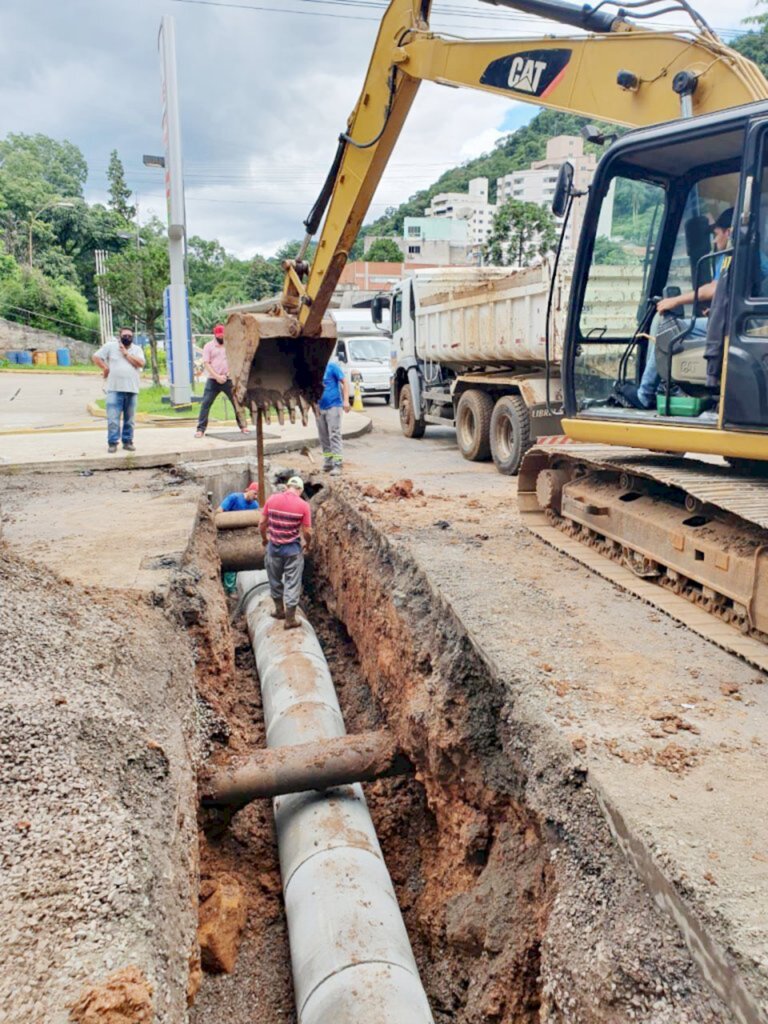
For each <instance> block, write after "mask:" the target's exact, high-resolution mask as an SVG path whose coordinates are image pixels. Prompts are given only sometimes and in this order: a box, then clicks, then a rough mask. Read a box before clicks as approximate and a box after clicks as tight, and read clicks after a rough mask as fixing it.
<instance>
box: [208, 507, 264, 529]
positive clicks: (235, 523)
mask: <svg viewBox="0 0 768 1024" xmlns="http://www.w3.org/2000/svg"><path fill="white" fill-rule="evenodd" d="M213 522H214V525H215V526H216V529H217V530H242V529H244V528H246V527H251V528H253V527H258V525H259V523H260V522H261V512H259V510H258V509H256V508H255V509H253V510H249V511H247V512H216V513H215V514H214V517H213Z"/></svg>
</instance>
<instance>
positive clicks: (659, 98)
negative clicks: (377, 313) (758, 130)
mask: <svg viewBox="0 0 768 1024" xmlns="http://www.w3.org/2000/svg"><path fill="white" fill-rule="evenodd" d="M487 2H492V3H493V2H496V0H487ZM499 2H501V3H502V4H503V5H504V6H509V7H513V8H515V9H518V10H523V11H526V12H529V13H535V14H541V15H543V16H544V17H547V18H550V19H552V20H556V21H558V22H561V23H565V24H568V25H571V26H572V27H574V28H577V29H583V30H587V31H588V32H589V33H590V34H588V35H579V36H574V37H563V36H558V37H554V36H549V37H540V38H530V39H511V40H460V39H458V40H457V39H453V38H451V39H446V38H442V37H440V36H439V35H436V34H434V33H433V32H430V30H429V23H428V20H429V14H430V8H431V0H391V2H390V4H389V7H388V8H387V10H386V12H385V14H384V16H383V18H382V21H381V25H380V27H379V32H378V35H377V39H376V43H375V46H374V50H373V53H372V56H371V61H370V64H369V66H368V71H367V74H366V77H365V82H364V84H363V89H362V92H361V93H360V97H359V99H358V101H357V104H356V105H355V108H354V110H353V111H352V114H351V115H350V117H349V121H348V123H347V126H346V130H345V131H344V132H343V133H342V134H341V135H340V136H339V144H338V149H337V152H336V157H335V159H334V161H333V165H332V167H331V170H330V173H329V175H328V177H327V179H326V182H325V185H324V187H323V190H322V192H321V194H320V197H319V198H318V200H317V202H316V203H315V206H314V207H313V209H312V211H311V213H310V215H309V217H308V218H307V220H306V221H305V227H306V229H307V234H306V237H305V241H304V245H303V247H302V251H301V253H300V254H299V257H298V258H297V259H296V260H293V261H287V262H286V264H285V269H286V278H285V284H284V290H283V295H282V298H281V301H280V303H279V305H278V306H277V307H276V308H275V309H274V310H272V312H271V313H270V314H267V315H259V314H256V315H254V314H244V315H243V314H237V315H235V316H233V317H230V320H229V321H228V324H227V332H226V341H227V353H228V356H229V357H230V367H231V368H233V379H234V381H235V393H236V395H237V397H238V399H239V400H240V401H243V402H246V403H247V404H250V405H251V407H254V406H255V407H258V408H261V409H264V410H265V411H267V412H268V411H269V408H270V406H271V405H274V406H275V407H276V408H277V411H278V414H279V415H282V411H283V409H284V408H287V409H288V410H289V412H290V413H291V416H292V417H293V416H294V414H295V409H296V408H300V409H301V411H302V415H303V416H304V417H305V416H306V403H307V401H309V402H312V401H314V400H316V398H317V397H318V395H319V391H320V387H321V380H322V372H323V369H324V367H325V363H326V362H327V359H328V356H329V354H330V352H331V351H332V349H333V344H334V332H333V325H332V323H330V322H329V321H327V320H324V316H325V313H326V311H327V308H328V305H329V303H330V301H331V297H332V295H333V292H334V289H335V287H336V285H337V283H338V280H339V277H340V275H341V272H342V270H343V269H344V265H345V263H346V262H347V259H348V256H349V251H350V249H351V247H352V245H353V243H354V241H355V238H356V237H357V233H358V230H359V228H360V225H361V224H362V221H363V218H364V216H365V214H366V212H367V210H368V207H369V204H370V202H371V199H372V197H373V194H374V192H375V190H376V188H377V186H378V184H379V181H380V180H381V177H382V175H383V173H384V170H385V168H386V165H387V162H388V161H389V158H390V155H391V153H392V150H393V148H394V146H395V143H396V141H397V138H398V136H399V134H400V130H401V128H402V126H403V124H404V122H405V119H406V117H407V116H408V112H409V110H410V107H411V104H412V103H413V100H414V98H415V96H416V92H417V90H418V87H419V84H420V83H421V82H422V81H425V80H426V81H432V82H436V83H437V84H439V85H445V86H449V87H456V88H458V87H466V88H471V89H479V90H482V91H483V92H490V93H495V94H496V95H503V96H508V97H509V98H510V99H511V100H518V101H523V102H527V103H533V104H535V105H536V106H541V107H550V108H553V109H556V110H563V111H567V112H569V113H574V114H581V115H584V116H585V117H593V118H596V119H599V120H602V121H609V122H612V123H615V124H620V125H627V126H635V127H639V126H643V125H649V124H657V123H660V122H663V121H669V120H674V119H675V118H677V117H679V116H681V115H682V116H691V115H697V114H704V113H707V112H710V111H715V110H722V109H726V108H729V107H732V106H738V105H740V104H743V103H749V102H751V101H753V100H759V99H765V98H768V83H766V80H765V78H764V77H763V75H762V74H761V73H760V71H759V70H758V68H757V67H756V66H755V65H754V64H752V62H750V61H748V60H747V59H746V58H744V57H742V56H741V55H740V54H738V53H737V52H735V51H734V50H731V49H730V48H729V47H728V46H726V45H725V44H723V43H722V42H721V41H720V40H719V39H718V37H717V36H716V35H715V34H714V33H713V32H712V31H711V30H710V29H709V27H708V26H707V25H706V23H705V22H703V20H702V19H701V18H700V17H699V16H698V15H696V13H695V12H694V11H692V9H690V8H689V7H688V5H687V0H679V2H680V5H681V9H685V10H687V11H688V13H690V14H691V17H692V19H693V21H694V29H691V30H683V31H674V32H660V31H659V32H654V31H649V30H647V29H644V28H641V27H638V26H637V25H635V24H633V23H630V22H628V21H626V20H625V19H624V17H623V15H621V14H620V13H617V14H616V15H613V14H611V13H610V11H609V10H608V7H607V4H606V3H604V2H603V3H601V4H599V5H598V8H595V9H590V8H588V7H584V8H582V7H577V6H575V5H572V4H569V3H565V2H564V0H499ZM326 209H327V214H326V216H325V221H324V223H323V228H322V231H321V233H320V236H319V239H318V244H317V249H316V252H315V256H314V259H313V260H312V264H311V266H309V265H307V263H305V261H304V258H303V257H304V254H305V253H306V250H307V246H308V244H309V241H310V240H311V238H312V236H313V235H314V234H316V232H317V230H318V228H319V226H320V221H321V219H322V216H323V214H324V213H325V211H326ZM266 340H270V341H271V342H272V344H270V345H266V344H265V343H264V342H265V341H266Z"/></svg>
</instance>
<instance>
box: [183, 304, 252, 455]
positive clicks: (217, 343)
mask: <svg viewBox="0 0 768 1024" xmlns="http://www.w3.org/2000/svg"><path fill="white" fill-rule="evenodd" d="M203 366H204V367H205V371H206V373H207V374H208V380H207V381H206V382H205V391H204V392H203V400H202V402H201V403H200V415H199V416H198V417H197V431H196V433H195V437H203V436H204V435H205V431H206V429H207V427H208V413H209V412H210V411H211V406H212V405H213V403H214V401H215V399H216V398H217V397H218V396H219V395H220V394H221V392H222V391H223V392H224V394H225V395H226V396H227V398H228V399H229V400H230V402H231V403H232V408H233V409H234V410H235V419H236V420H237V425H238V427H240V431H241V433H243V434H247V433H248V427H247V426H246V421H245V417H244V416H243V413H242V411H241V410H240V409H239V408H238V407H237V406H236V405H235V398H234V395H233V394H232V381H231V380H230V379H229V366H227V353H226V352H225V351H224V325H223V324H216V326H215V327H214V328H213V341H209V342H208V343H207V344H206V345H205V347H204V348H203Z"/></svg>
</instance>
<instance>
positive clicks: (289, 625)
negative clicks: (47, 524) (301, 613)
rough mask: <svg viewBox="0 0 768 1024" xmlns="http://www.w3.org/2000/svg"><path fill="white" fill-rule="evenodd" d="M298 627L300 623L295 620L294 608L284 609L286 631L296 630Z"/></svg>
mask: <svg viewBox="0 0 768 1024" xmlns="http://www.w3.org/2000/svg"><path fill="white" fill-rule="evenodd" d="M300 625H301V623H300V622H297V620H296V609H295V608H286V609H285V628H286V629H298V628H299V626H300Z"/></svg>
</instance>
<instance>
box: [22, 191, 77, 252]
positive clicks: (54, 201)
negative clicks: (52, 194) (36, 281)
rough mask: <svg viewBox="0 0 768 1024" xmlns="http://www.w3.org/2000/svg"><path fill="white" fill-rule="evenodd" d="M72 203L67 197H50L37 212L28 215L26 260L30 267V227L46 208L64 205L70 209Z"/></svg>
mask: <svg viewBox="0 0 768 1024" xmlns="http://www.w3.org/2000/svg"><path fill="white" fill-rule="evenodd" d="M74 205H75V204H74V203H72V202H70V201H69V200H67V199H51V200H50V202H47V203H46V204H45V206H41V207H40V209H39V210H38V211H37V213H33V214H32V215H31V216H30V218H29V248H28V249H27V262H28V263H29V266H30V267H31V266H32V227H33V226H34V223H35V221H36V220H37V218H38V217H39V216H40V214H41V213H45V211H46V210H51V209H53V208H54V207H65V208H66V209H71V208H72V207H73V206H74Z"/></svg>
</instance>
